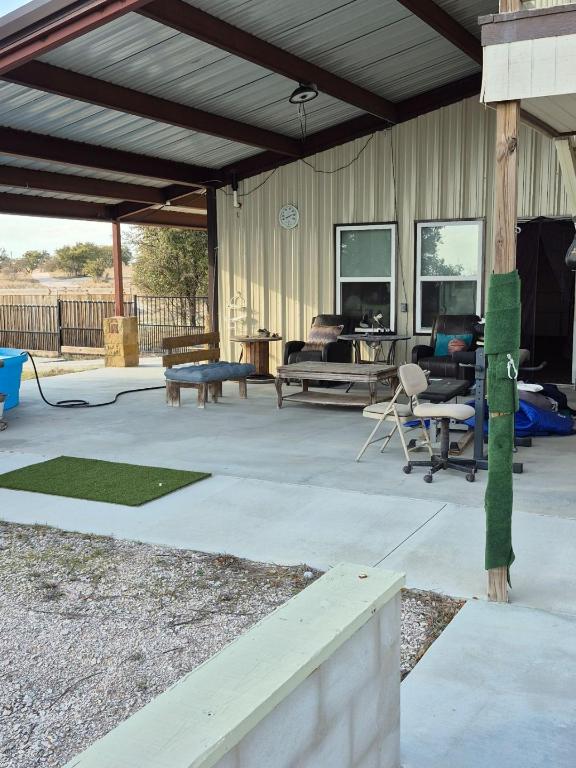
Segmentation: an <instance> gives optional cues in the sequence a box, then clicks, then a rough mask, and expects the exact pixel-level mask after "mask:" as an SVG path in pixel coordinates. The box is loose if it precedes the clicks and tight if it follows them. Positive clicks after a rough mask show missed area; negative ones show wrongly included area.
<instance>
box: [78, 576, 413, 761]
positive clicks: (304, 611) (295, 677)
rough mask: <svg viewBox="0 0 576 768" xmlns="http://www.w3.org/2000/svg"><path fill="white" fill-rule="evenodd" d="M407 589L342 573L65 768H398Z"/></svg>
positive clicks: (387, 579) (396, 582)
mask: <svg viewBox="0 0 576 768" xmlns="http://www.w3.org/2000/svg"><path fill="white" fill-rule="evenodd" d="M403 583H404V577H403V575H402V574H398V573H390V572H387V571H383V570H381V569H379V568H368V567H365V566H358V565H350V564H345V563H343V564H341V565H339V566H336V567H335V568H333V569H331V570H330V571H328V572H327V573H326V574H324V576H322V578H320V579H318V581H316V582H314V583H313V584H311V585H310V586H309V587H308V588H307V589H305V590H303V591H302V592H300V593H299V594H298V595H296V596H295V597H293V598H292V599H291V600H289V601H288V602H287V603H285V604H284V605H283V606H281V607H280V608H278V609H277V610H276V611H274V612H273V613H271V614H270V615H269V616H267V617H266V618H265V619H263V620H262V621H260V622H259V623H258V624H256V625H255V626H254V627H252V629H251V630H249V631H248V632H246V633H245V634H244V635H241V636H240V637H238V638H237V639H236V640H235V641H234V642H232V643H230V644H229V645H228V646H226V648H224V649H223V650H222V651H220V653H217V654H216V655H215V656H213V657H212V658H211V659H209V660H208V661H207V662H205V663H204V664H201V665H200V666H199V667H197V668H196V669H194V670H193V671H192V672H190V673H189V674H187V675H185V676H184V677H183V678H181V680H179V681H178V682H177V683H176V684H175V685H173V686H171V687H170V688H169V689H168V690H167V691H165V692H164V693H163V694H161V695H160V696H158V697H157V698H155V699H153V700H152V701H151V702H150V703H149V704H147V705H146V706H145V707H143V708H142V709H141V710H139V711H138V712H137V713H136V714H134V715H132V717H129V718H128V719H127V720H125V721H124V722H123V723H121V724H120V725H119V726H118V727H117V728H115V729H114V730H112V731H111V732H110V733H109V734H107V735H106V736H104V738H102V739H100V740H99V741H97V742H95V743H94V744H93V745H92V746H91V747H89V748H88V749H87V750H85V751H84V752H83V753H82V754H80V755H78V756H77V757H75V758H73V759H72V761H70V762H69V763H68V765H67V767H66V768H135V766H137V767H138V768H167V767H168V766H169V768H214V767H216V768H399V766H400V763H399V739H400V728H399V726H400V588H401V586H402V584H403Z"/></svg>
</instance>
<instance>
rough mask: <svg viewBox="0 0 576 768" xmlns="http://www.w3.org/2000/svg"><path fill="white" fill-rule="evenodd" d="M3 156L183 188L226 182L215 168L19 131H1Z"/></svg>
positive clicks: (3, 129) (0, 145) (0, 149)
mask: <svg viewBox="0 0 576 768" xmlns="http://www.w3.org/2000/svg"><path fill="white" fill-rule="evenodd" d="M0 153H2V154H6V155H14V156H17V157H33V158H37V159H39V160H48V161H51V162H56V163H63V164H65V165H74V166H79V167H82V168H96V169H98V170H105V171H113V172H115V173H125V174H130V175H133V176H142V177H143V178H148V179H162V180H164V181H172V182H179V183H182V184H195V185H200V186H204V185H205V184H210V183H214V182H217V181H218V180H219V179H220V180H224V179H223V176H222V174H221V173H220V171H218V170H217V169H215V168H205V167H202V166H198V165H188V164H186V163H180V162H176V161H174V160H163V159H161V158H157V157H151V156H149V155H139V154H136V153H135V152H126V151H124V150H120V149H108V148H107V147H102V146H98V145H95V144H85V143H83V142H80V141H72V140H70V139H60V138H56V137H54V136H46V135H44V134H39V133H31V132H29V131H20V130H17V129H15V128H2V127H0Z"/></svg>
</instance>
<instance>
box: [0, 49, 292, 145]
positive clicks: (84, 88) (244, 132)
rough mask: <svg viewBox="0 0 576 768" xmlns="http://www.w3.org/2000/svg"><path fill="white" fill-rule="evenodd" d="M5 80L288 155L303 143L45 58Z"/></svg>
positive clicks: (20, 68) (24, 67) (13, 70)
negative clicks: (86, 73)
mask: <svg viewBox="0 0 576 768" xmlns="http://www.w3.org/2000/svg"><path fill="white" fill-rule="evenodd" d="M4 79H5V80H8V81H9V82H11V83H17V84H18V85H25V86H28V87H30V88H35V89H36V90H39V91H45V92H47V93H54V94H57V95H58V96H64V97H65V98H69V99H75V100H77V101H83V102H86V103H88V104H97V105H98V106H100V107H105V108H106V109H114V110H117V111H118V112H124V113H126V114H129V115H137V116H138V117H144V118H146V119H148V120H156V121H158V122H161V123H165V124H167V125H176V126H178V127H179V128H186V129H188V130H191V131H199V132H200V133H206V134H209V135H211V136H218V137H220V138H223V139H228V140H229V141H235V142H238V143H240V144H247V145H249V146H252V147H258V148H259V149H266V150H270V151H272V152H277V153H279V154H281V155H288V156H289V157H298V156H299V155H300V149H301V143H300V142H299V141H297V140H296V139H292V138H290V137H288V136H283V135H282V134H280V133H275V132H274V131H268V130H266V129H264V128H258V127H257V126H255V125H249V124H248V123H242V122H240V121H238V120H231V119H230V118H228V117H222V116H221V115H215V114H212V113H210V112H204V111H203V110H201V109H196V108H194V107H188V106H186V105H184V104H177V103H176V102H174V101H168V100H167V99H161V98H158V97H157V96H152V95H150V94H147V93H142V92H141V91H135V90H133V89H131V88H125V87H124V86H120V85H114V83H109V82H106V81H105V80H99V79H97V78H95V77H89V76H87V75H82V74H79V73H77V72H72V71H71V70H69V69H63V68H62V67H55V66H53V65H51V64H45V63H44V62H42V61H31V62H29V63H28V64H24V65H23V66H21V67H18V68H16V69H12V70H11V71H10V72H8V73H7V74H6V75H5V76H4Z"/></svg>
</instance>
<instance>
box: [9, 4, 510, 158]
mask: <svg viewBox="0 0 576 768" xmlns="http://www.w3.org/2000/svg"><path fill="white" fill-rule="evenodd" d="M186 2H188V3H189V4H190V5H193V6H197V7H199V8H201V9H202V10H205V11H207V12H208V13H210V14H212V15H215V16H218V17H220V18H222V19H224V20H225V21H227V22H229V23H231V24H234V25H236V26H238V27H240V28H242V29H245V30H247V31H249V32H251V33H252V34H254V35H256V36H258V37H261V38H262V39H265V40H267V41H269V42H271V43H274V44H276V45H279V46H280V47H281V48H284V49H286V50H289V51H291V52H292V53H294V54H296V55H298V56H301V57H302V58H305V59H307V60H309V61H311V62H313V63H315V64H318V65H320V66H322V67H325V68H326V69H329V70H330V71H332V72H335V73H336V74H339V75H340V76H342V77H344V78H347V79H350V80H351V81H353V82H356V83H358V84H360V85H363V86H364V87H366V88H369V89H370V90H373V91H374V92H376V93H379V94H381V95H382V96H385V97H386V98H389V99H391V100H401V99H403V98H407V97H410V96H413V95H415V94H417V93H420V92H422V91H426V90H429V89H431V88H434V87H436V86H438V85H443V84H445V83H447V82H450V81H451V80H455V79H458V78H460V77H464V76H466V75H469V74H471V73H473V72H475V71H478V69H479V68H478V66H477V65H476V64H475V63H474V62H473V61H471V60H470V59H469V58H468V57H467V56H465V54H463V53H462V52H461V51H459V50H458V49H457V48H456V47H455V46H453V45H452V44H450V43H449V42H448V41H446V40H445V39H444V38H442V37H441V36H440V35H438V34H437V33H436V32H435V31H434V30H433V29H431V28H430V27H429V26H427V25H426V24H424V23H423V22H422V21H420V19H418V18H417V17H415V16H414V15H413V14H411V13H410V12H409V11H408V10H407V9H406V8H405V7H404V6H402V5H401V4H400V3H398V2H396V0H291V2H289V3H286V2H285V0H242V1H239V0H186ZM439 3H440V5H441V6H442V7H443V8H445V10H446V11H448V12H449V13H450V14H451V15H453V16H454V18H455V19H456V20H457V21H459V22H460V23H462V24H463V25H464V26H466V28H468V29H470V31H473V32H474V34H478V30H477V24H476V18H477V16H478V15H479V14H484V13H490V12H493V11H494V10H497V6H498V2H497V0H458V1H456V0H439ZM43 60H44V61H47V62H49V63H52V64H55V65H58V66H61V67H65V68H69V69H72V70H74V71H78V72H82V73H84V74H88V75H91V76H94V77H98V78H101V79H104V80H109V81H110V82H114V83H117V84H120V85H124V86H127V87H131V88H133V89H135V90H141V91H143V92H146V93H151V94H154V95H158V96H161V97H163V98H166V99H169V100H173V101H177V102H181V103H184V104H189V105H191V106H195V107H199V108H202V109H205V110H207V111H212V112H214V113H216V114H221V115H225V116H228V117H232V118H235V119H237V120H241V121H244V122H248V123H252V124H254V125H259V126H262V127H266V128H269V129H271V130H275V131H277V132H280V133H284V134H287V135H290V136H295V137H297V136H299V135H300V132H301V127H300V121H299V118H298V115H297V111H296V109H295V107H294V106H293V105H291V104H289V102H288V96H289V94H290V92H291V91H292V89H293V87H294V83H293V81H292V80H290V79H287V78H284V77H282V76H280V75H277V74H274V73H271V72H269V71H268V70H266V69H263V68H261V67H259V66H257V65H255V64H252V63H251V62H248V61H245V60H242V59H239V58H237V57H235V56H232V55H230V54H227V53H226V52H225V51H222V50H220V49H217V48H215V47H213V46H210V45H207V44H205V43H203V42H201V41H198V40H195V39H194V38H192V37H190V36H188V35H183V34H179V33H177V32H176V31H175V30H173V29H170V28H168V27H164V26H162V25H161V24H157V23H156V22H153V21H151V20H149V19H146V18H144V17H142V16H139V15H137V14H128V15H126V16H124V17H122V18H120V19H117V20H116V21H114V22H111V23H110V24H107V25H106V26H105V27H102V28H100V29H97V30H94V31H92V32H91V33H89V34H88V35H84V36H83V37H81V38H79V39H77V40H73V41H71V42H69V43H67V44H66V45H64V46H62V47H60V48H58V49H56V50H54V51H52V52H50V53H48V54H47V55H46V56H44V57H43ZM6 88H9V89H11V90H5V89H6ZM14 89H16V90H14ZM0 101H1V103H0V124H1V123H4V124H6V125H12V126H15V127H21V128H24V129H28V130H38V131H44V132H47V133H50V134H52V135H56V136H62V137H63V138H70V139H75V140H77V141H85V142H89V143H95V144H101V145H103V146H108V147H112V148H118V149H125V150H128V151H135V152H141V153H143V154H150V155H153V156H157V157H162V158H166V159H173V160H179V161H182V162H190V163H195V164H202V165H207V166H214V167H218V166H222V165H225V164H228V163H231V162H234V161H237V160H240V159H242V158H245V157H249V156H251V155H253V154H256V153H257V152H258V150H257V149H255V148H253V147H247V146H245V145H242V144H238V143H235V142H232V141H227V140H224V139H219V138H217V137H211V136H207V135H204V134H199V133H195V132H193V131H188V130H185V129H181V128H178V127H175V126H170V125H166V124H162V123H158V122H154V121H150V120H146V119H143V118H138V117H133V116H129V115H124V114H122V113H119V112H116V111H112V110H106V109H102V108H99V107H93V106H90V105H86V104H82V103H80V102H76V101H73V100H70V99H63V98H60V97H56V96H52V95H46V94H40V93H39V92H36V91H33V90H30V89H25V88H20V89H18V87H17V86H0ZM307 112H308V119H307V130H308V133H314V132H316V131H319V130H322V129H323V128H327V127H330V126H332V125H335V124H337V123H340V122H343V121H345V120H347V119H350V118H352V117H354V116H356V115H358V114H360V110H358V109H356V108H355V107H353V106H351V105H349V104H346V103H345V102H341V101H339V100H337V99H333V98H331V97H329V96H327V95H325V94H320V97H319V98H318V99H316V100H315V101H314V102H312V103H311V104H309V105H308V107H307Z"/></svg>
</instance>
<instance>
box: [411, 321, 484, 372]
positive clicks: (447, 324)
mask: <svg viewBox="0 0 576 768" xmlns="http://www.w3.org/2000/svg"><path fill="white" fill-rule="evenodd" d="M479 320H480V318H479V317H478V315H438V316H437V317H436V320H435V321H434V326H433V328H432V335H431V336H430V344H418V345H417V346H415V347H414V349H413V350H412V362H413V363H417V364H418V365H419V366H420V368H423V369H424V370H425V371H430V376H432V377H436V378H440V379H467V380H468V381H474V367H473V364H474V360H475V354H474V351H475V349H476V342H477V339H478V334H477V332H476V325H477V324H478V321H479ZM439 333H443V334H446V335H447V336H451V335H454V336H456V335H465V334H469V335H471V337H472V340H471V343H470V345H469V347H468V350H467V351H466V352H456V353H454V354H447V355H435V354H434V353H435V349H436V340H437V336H438V334H439ZM460 363H471V364H472V367H468V366H462V365H460Z"/></svg>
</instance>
